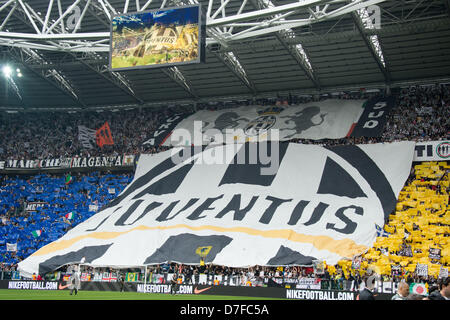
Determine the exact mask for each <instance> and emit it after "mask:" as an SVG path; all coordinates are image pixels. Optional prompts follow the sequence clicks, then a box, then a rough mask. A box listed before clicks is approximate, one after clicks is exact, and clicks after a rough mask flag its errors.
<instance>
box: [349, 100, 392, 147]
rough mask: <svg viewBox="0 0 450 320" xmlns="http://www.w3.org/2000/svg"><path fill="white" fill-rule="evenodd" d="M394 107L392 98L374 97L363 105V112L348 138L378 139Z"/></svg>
mask: <svg viewBox="0 0 450 320" xmlns="http://www.w3.org/2000/svg"><path fill="white" fill-rule="evenodd" d="M394 107H395V98H394V97H376V98H372V99H370V100H368V101H367V102H366V103H365V104H364V112H363V113H362V115H361V117H360V118H359V120H358V121H357V123H356V124H355V126H354V128H353V129H352V131H351V133H349V136H350V137H356V138H359V137H369V138H372V137H380V136H381V134H382V133H383V130H384V127H385V126H386V123H387V120H388V116H389V114H390V112H391V111H392V109H393V108H394Z"/></svg>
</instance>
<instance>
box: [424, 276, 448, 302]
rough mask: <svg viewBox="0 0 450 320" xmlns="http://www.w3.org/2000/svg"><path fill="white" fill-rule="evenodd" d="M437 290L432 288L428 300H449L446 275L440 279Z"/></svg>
mask: <svg viewBox="0 0 450 320" xmlns="http://www.w3.org/2000/svg"><path fill="white" fill-rule="evenodd" d="M439 289H440V291H439V290H434V291H433V292H431V293H430V295H429V296H428V298H429V299H430V300H450V278H449V277H447V278H445V279H443V280H442V282H441V283H440V285H439Z"/></svg>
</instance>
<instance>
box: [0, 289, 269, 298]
mask: <svg viewBox="0 0 450 320" xmlns="http://www.w3.org/2000/svg"><path fill="white" fill-rule="evenodd" d="M0 300H278V299H274V298H261V297H242V296H215V295H195V294H180V295H170V294H159V293H138V292H117V291H82V290H80V291H79V292H78V294H77V295H75V294H74V295H72V296H71V295H70V291H68V290H61V291H59V290H57V291H44V290H42V291H40V290H8V289H2V290H0Z"/></svg>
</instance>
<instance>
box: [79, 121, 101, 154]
mask: <svg viewBox="0 0 450 320" xmlns="http://www.w3.org/2000/svg"><path fill="white" fill-rule="evenodd" d="M96 139H97V130H94V129H90V128H88V127H86V126H78V140H79V141H80V143H81V145H82V146H83V147H84V148H85V149H94V147H96V146H97V143H96Z"/></svg>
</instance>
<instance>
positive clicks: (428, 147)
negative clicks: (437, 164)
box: [414, 141, 450, 161]
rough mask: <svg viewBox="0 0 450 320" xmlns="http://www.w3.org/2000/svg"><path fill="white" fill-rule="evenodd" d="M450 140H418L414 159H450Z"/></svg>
mask: <svg viewBox="0 0 450 320" xmlns="http://www.w3.org/2000/svg"><path fill="white" fill-rule="evenodd" d="M449 160H450V141H425V142H417V143H416V147H415V152H414V161H449Z"/></svg>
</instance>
